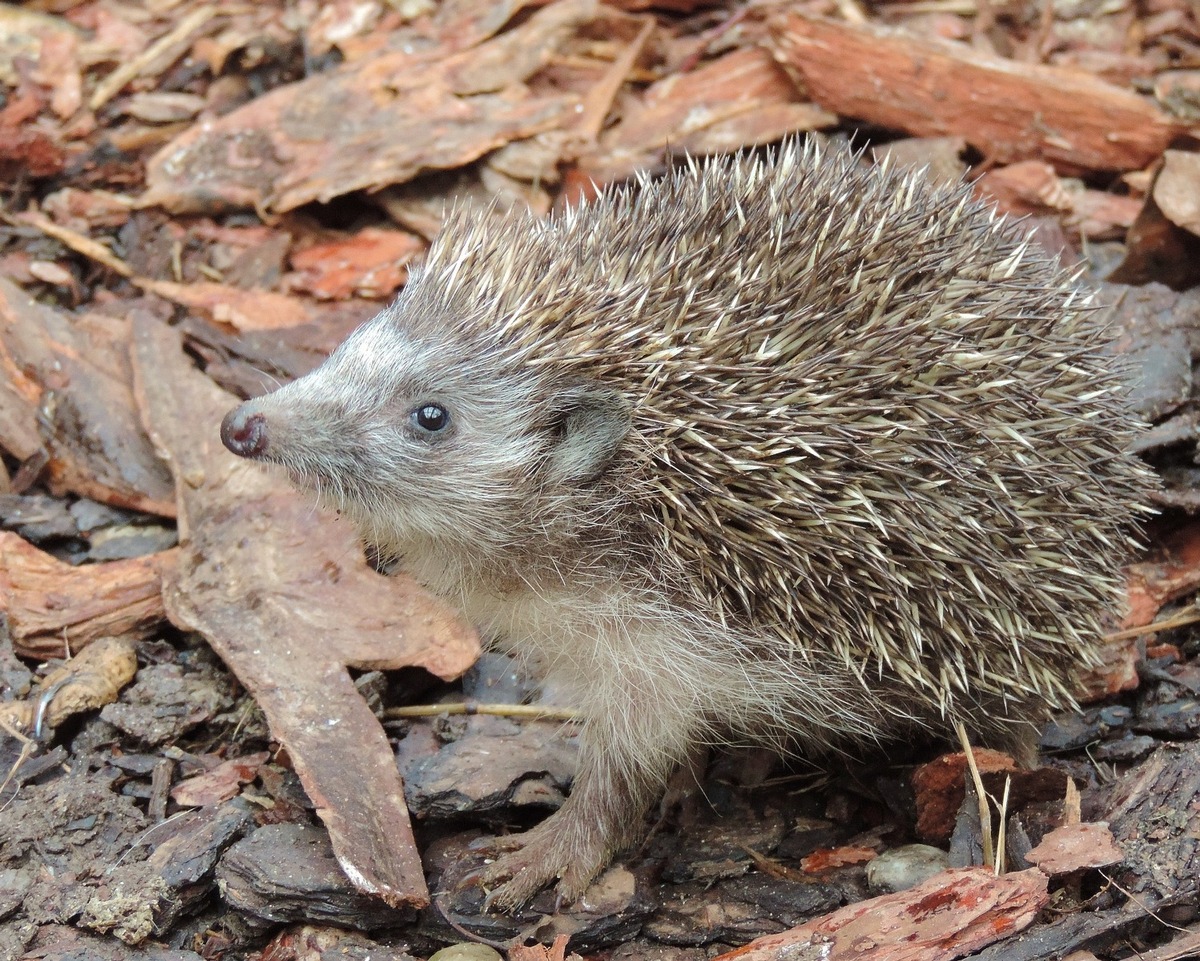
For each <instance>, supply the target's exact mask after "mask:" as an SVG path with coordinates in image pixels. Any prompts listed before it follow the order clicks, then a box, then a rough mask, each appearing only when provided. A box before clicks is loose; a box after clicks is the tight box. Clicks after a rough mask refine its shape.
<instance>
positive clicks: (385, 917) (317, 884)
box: [217, 824, 409, 930]
mask: <svg viewBox="0 0 1200 961" xmlns="http://www.w3.org/2000/svg"><path fill="white" fill-rule="evenodd" d="M217 878H218V880H219V881H220V885H221V892H222V895H223V897H224V898H225V900H226V901H228V902H229V904H231V905H232V906H233V907H235V908H237V909H238V910H240V911H247V912H249V913H250V914H252V915H255V916H256V917H259V918H263V919H265V920H267V921H272V922H291V921H314V920H320V921H327V922H330V923H333V924H338V925H341V926H342V927H347V928H362V929H366V930H371V929H373V928H382V927H395V926H397V925H398V924H401V923H403V922H404V921H406V920H409V918H408V917H407V915H406V914H398V913H397V912H396V911H395V910H393V909H391V908H389V907H387V906H386V905H384V904H380V902H379V901H378V900H377V899H375V898H372V897H368V896H366V895H365V894H363V893H362V892H361V891H357V890H355V888H354V886H353V885H351V884H350V882H349V880H347V878H346V876H345V874H343V872H342V871H340V870H339V869H338V860H337V859H335V858H334V856H333V851H332V850H331V849H330V846H329V838H328V837H327V836H326V835H325V834H324V832H322V831H321V830H320V829H319V828H317V827H315V826H312V825H307V824H268V825H266V826H265V827H261V828H259V829H258V830H257V831H255V832H253V833H252V834H251V835H250V836H249V837H247V838H245V839H243V840H241V841H238V842H237V843H236V844H234V845H233V846H232V847H231V848H230V849H229V851H227V852H226V853H225V856H224V857H222V858H221V862H220V864H219V865H217Z"/></svg>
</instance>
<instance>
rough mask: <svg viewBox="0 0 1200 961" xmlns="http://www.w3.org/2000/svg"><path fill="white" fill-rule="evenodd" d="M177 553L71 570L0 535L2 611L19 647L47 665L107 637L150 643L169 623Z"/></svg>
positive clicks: (8, 534) (15, 538) (14, 537)
mask: <svg viewBox="0 0 1200 961" xmlns="http://www.w3.org/2000/svg"><path fill="white" fill-rule="evenodd" d="M176 555H177V552H176V551H175V550H174V549H172V550H169V551H163V552H162V553H160V554H150V555H147V556H145V557H134V558H130V559H129V560H123V561H110V562H109V563H106V564H91V565H88V566H86V567H72V566H71V565H70V564H64V563H63V562H62V561H60V560H57V559H56V558H54V557H51V556H50V555H49V554H47V553H45V552H44V551H40V550H38V549H37V548H36V547H34V546H33V545H32V544H29V543H27V542H26V541H24V540H22V539H21V538H20V537H18V536H17V535H16V534H13V533H11V532H9V531H0V612H2V613H4V614H6V615H7V617H8V629H9V631H10V632H11V634H12V639H13V648H14V649H15V650H16V652H17V653H18V654H20V655H21V656H22V657H30V658H34V659H36V660H39V661H44V660H47V659H49V658H52V657H65V656H66V655H67V653H68V651H78V650H80V649H81V648H84V647H87V645H89V644H91V643H92V642H93V641H95V640H96V639H97V638H101V637H109V636H112V637H130V638H134V639H140V638H145V637H149V636H150V635H151V634H152V633H153V632H154V631H155V630H157V628H158V627H159V625H161V624H162V622H163V620H164V619H165V617H166V614H165V612H164V610H163V601H162V575H163V571H164V570H167V569H169V568H171V567H173V566H174V564H175V560H176Z"/></svg>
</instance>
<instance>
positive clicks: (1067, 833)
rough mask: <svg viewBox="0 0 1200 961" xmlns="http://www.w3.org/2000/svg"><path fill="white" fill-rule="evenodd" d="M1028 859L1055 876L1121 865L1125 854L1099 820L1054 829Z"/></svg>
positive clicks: (1028, 855) (1110, 832)
mask: <svg viewBox="0 0 1200 961" xmlns="http://www.w3.org/2000/svg"><path fill="white" fill-rule="evenodd" d="M1025 860H1026V861H1028V862H1029V863H1030V864H1036V865H1037V866H1038V867H1039V868H1041V870H1043V871H1044V872H1046V874H1049V875H1052V876H1053V875H1059V874H1071V873H1072V872H1074V871H1083V870H1086V869H1087V868H1103V867H1107V866H1108V865H1110V864H1118V863H1120V862H1121V861H1123V860H1125V852H1123V851H1122V850H1121V849H1120V848H1119V847H1117V842H1116V841H1115V840H1113V836H1112V831H1110V830H1109V829H1108V823H1107V822H1105V821H1099V822H1097V823H1096V824H1064V825H1063V826H1062V827H1060V828H1055V829H1054V830H1053V831H1051V832H1050V833H1049V834H1047V835H1046V836H1045V837H1044V838H1042V841H1041V843H1040V844H1039V845H1038V846H1037V847H1035V848H1034V849H1033V850H1032V851H1030V852H1029V853H1028V854H1026V855H1025Z"/></svg>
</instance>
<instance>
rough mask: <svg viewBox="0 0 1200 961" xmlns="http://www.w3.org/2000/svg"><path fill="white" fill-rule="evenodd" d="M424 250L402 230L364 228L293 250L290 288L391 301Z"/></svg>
mask: <svg viewBox="0 0 1200 961" xmlns="http://www.w3.org/2000/svg"><path fill="white" fill-rule="evenodd" d="M424 249H425V244H424V242H423V241H422V240H420V239H419V238H418V237H415V236H414V235H413V234H410V233H408V232H406V231H403V230H381V229H380V228H378V227H366V228H364V229H362V230H360V231H358V232H357V233H355V234H352V235H349V236H345V237H338V238H337V239H333V240H326V241H322V242H320V243H316V244H314V245H313V246H311V247H306V248H304V249H303V250H298V251H296V252H294V253H293V254H292V268H293V270H295V271H296V273H295V274H293V275H292V276H291V277H289V278H288V280H289V286H290V287H291V289H292V290H302V291H305V292H307V293H310V294H312V295H313V296H314V297H317V298H319V299H321V300H345V299H346V298H347V297H354V296H358V297H370V298H382V297H391V296H392V294H394V293H395V292H396V291H397V290H398V289H399V288H400V287H401V286H403V285H404V282H405V281H406V280H407V279H408V267H407V264H408V263H409V262H410V261H411V260H412V259H413V258H414V257H416V256H417V255H418V254H419V253H421V252H422V251H423V250H424Z"/></svg>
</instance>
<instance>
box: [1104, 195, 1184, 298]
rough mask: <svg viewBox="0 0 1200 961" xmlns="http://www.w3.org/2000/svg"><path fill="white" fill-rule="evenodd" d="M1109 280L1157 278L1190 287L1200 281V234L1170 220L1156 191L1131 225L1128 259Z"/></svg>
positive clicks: (1132, 281)
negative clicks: (1160, 204) (1161, 207)
mask: <svg viewBox="0 0 1200 961" xmlns="http://www.w3.org/2000/svg"><path fill="white" fill-rule="evenodd" d="M1106 279H1107V280H1109V281H1111V282H1112V283H1117V284H1130V285H1134V286H1140V285H1142V284H1148V283H1151V282H1154V281H1157V282H1159V283H1163V284H1166V285H1167V286H1168V287H1170V288H1172V289H1174V290H1188V289H1189V288H1191V287H1194V286H1196V285H1197V284H1198V283H1200V236H1197V235H1196V234H1194V233H1192V232H1191V231H1188V230H1185V229H1184V228H1183V227H1180V226H1178V225H1177V224H1175V223H1173V222H1172V221H1171V220H1169V219H1168V218H1167V217H1166V216H1165V215H1164V214H1163V212H1162V210H1160V209H1159V206H1158V203H1157V201H1156V200H1155V195H1154V194H1153V193H1152V194H1151V196H1149V197H1147V198H1146V201H1145V203H1144V204H1143V205H1142V209H1141V210H1140V211H1139V212H1138V215H1137V217H1135V218H1134V221H1133V223H1132V224H1131V225H1130V227H1129V232H1128V234H1127V235H1126V237H1125V259H1124V260H1122V261H1121V263H1120V264H1119V265H1118V266H1117V267H1116V269H1115V270H1113V271H1112V273H1110V274H1109V275H1108V277H1107V278H1106Z"/></svg>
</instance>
